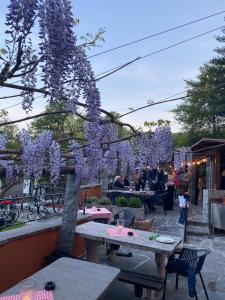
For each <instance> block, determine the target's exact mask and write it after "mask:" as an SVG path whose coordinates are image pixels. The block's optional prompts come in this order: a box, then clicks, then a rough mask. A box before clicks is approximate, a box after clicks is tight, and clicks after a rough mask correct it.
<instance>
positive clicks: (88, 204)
mask: <svg viewBox="0 0 225 300" xmlns="http://www.w3.org/2000/svg"><path fill="white" fill-rule="evenodd" d="M98 200H99V199H98V198H97V197H95V196H91V197H87V199H86V207H87V208H91V207H92V206H97V203H98Z"/></svg>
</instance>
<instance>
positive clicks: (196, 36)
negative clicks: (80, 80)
mask: <svg viewBox="0 0 225 300" xmlns="http://www.w3.org/2000/svg"><path fill="white" fill-rule="evenodd" d="M223 27H224V26H220V27H217V28H214V29H212V30H209V31H206V32H203V33H200V34H198V35H195V36H193V37H190V38H188V39H186V40H183V41H181V42H178V43H175V44H172V45H170V46H167V47H164V48H162V49H159V50H157V51H154V52H151V53H148V54H145V55H143V56H140V57H139V58H138V60H141V59H144V58H146V57H149V56H152V55H155V54H158V53H160V52H163V51H165V50H168V49H170V48H173V47H176V46H178V45H181V44H184V43H186V42H189V41H191V40H194V39H196V38H199V37H201V36H203V35H206V34H209V33H211V32H214V31H216V30H219V29H221V28H223ZM136 60H137V58H136V59H135V60H134V62H135V61H136ZM124 65H125V63H124V64H122V65H119V66H117V67H114V68H111V69H109V70H107V71H104V72H103V73H101V74H105V73H107V72H111V71H112V70H115V69H118V68H120V67H122V66H124ZM101 74H100V75H101ZM98 76H99V75H98ZM105 77H106V76H105ZM96 80H98V78H96Z"/></svg>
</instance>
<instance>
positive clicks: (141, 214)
mask: <svg viewBox="0 0 225 300" xmlns="http://www.w3.org/2000/svg"><path fill="white" fill-rule="evenodd" d="M123 209H131V210H132V211H133V212H134V216H135V220H137V221H141V220H144V219H145V210H144V207H138V208H136V207H123V206H117V205H111V211H112V214H113V216H114V215H115V214H117V213H119V212H120V211H121V210H123Z"/></svg>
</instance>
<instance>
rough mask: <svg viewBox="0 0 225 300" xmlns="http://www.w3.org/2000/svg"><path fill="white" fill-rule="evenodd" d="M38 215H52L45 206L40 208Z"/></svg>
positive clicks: (41, 216) (41, 217) (42, 217)
mask: <svg viewBox="0 0 225 300" xmlns="http://www.w3.org/2000/svg"><path fill="white" fill-rule="evenodd" d="M38 216H39V218H40V219H46V218H47V217H49V216H50V213H49V211H48V210H47V208H46V207H43V208H40V210H39V213H38Z"/></svg>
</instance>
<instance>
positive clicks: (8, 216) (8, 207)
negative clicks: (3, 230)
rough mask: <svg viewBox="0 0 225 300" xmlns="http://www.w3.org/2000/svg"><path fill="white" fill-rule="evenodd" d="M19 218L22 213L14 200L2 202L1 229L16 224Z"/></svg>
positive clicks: (0, 208) (0, 207)
mask: <svg viewBox="0 0 225 300" xmlns="http://www.w3.org/2000/svg"><path fill="white" fill-rule="evenodd" d="M19 216H20V211H19V209H18V208H17V207H16V206H15V204H14V203H13V200H11V199H9V200H8V199H6V200H1V201H0V227H3V226H7V225H10V224H13V223H16V221H17V220H18V218H19Z"/></svg>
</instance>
